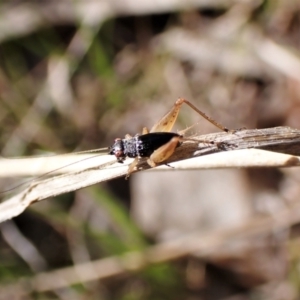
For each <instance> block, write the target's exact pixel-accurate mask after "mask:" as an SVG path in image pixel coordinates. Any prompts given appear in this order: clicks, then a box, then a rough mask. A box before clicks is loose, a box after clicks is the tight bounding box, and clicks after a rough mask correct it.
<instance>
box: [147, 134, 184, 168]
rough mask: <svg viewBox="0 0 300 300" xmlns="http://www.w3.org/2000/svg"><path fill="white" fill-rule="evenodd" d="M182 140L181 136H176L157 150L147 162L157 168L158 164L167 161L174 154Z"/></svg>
mask: <svg viewBox="0 0 300 300" xmlns="http://www.w3.org/2000/svg"><path fill="white" fill-rule="evenodd" d="M180 140H181V137H180V136H175V137H173V138H172V139H171V140H170V141H169V142H168V143H166V144H164V145H162V146H161V147H159V148H158V149H156V150H155V151H154V152H153V153H152V154H151V156H150V157H149V159H148V160H147V163H148V165H149V166H151V167H155V166H156V165H157V164H159V163H162V162H164V161H166V160H167V159H168V158H169V157H170V156H171V155H172V154H173V153H174V151H175V149H176V148H177V147H178V145H179V143H180Z"/></svg>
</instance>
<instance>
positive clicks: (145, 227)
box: [0, 0, 300, 300]
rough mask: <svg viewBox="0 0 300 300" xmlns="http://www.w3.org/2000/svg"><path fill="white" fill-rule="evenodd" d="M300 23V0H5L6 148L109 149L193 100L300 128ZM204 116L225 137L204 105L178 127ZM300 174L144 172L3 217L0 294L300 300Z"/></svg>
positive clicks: (1, 128)
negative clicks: (175, 105)
mask: <svg viewBox="0 0 300 300" xmlns="http://www.w3.org/2000/svg"><path fill="white" fill-rule="evenodd" d="M299 30H300V3H299V1H296V0H277V1H271V0H269V1H263V0H257V1H256V0H255V1H247V0H245V1H231V0H211V1H206V0H191V1H175V0H163V1H153V0H143V1H133V0H123V1H118V0H98V1H97V0H86V1H82V0H79V1H70V0H62V1H50V0H49V1H33V0H32V1H18V0H14V1H3V2H1V4H0V132H1V135H0V144H1V155H2V156H3V157H22V156H30V155H43V154H46V153H49V152H51V153H68V152H73V151H81V150H88V149H94V148H99V147H107V146H109V145H111V144H112V141H113V140H114V138H116V137H123V136H124V135H125V134H126V133H129V134H132V135H134V134H136V133H138V132H141V129H142V127H144V126H147V127H150V128H151V126H152V125H153V124H154V123H155V122H157V121H158V120H159V119H160V117H162V115H163V114H164V113H166V112H167V111H168V110H169V109H170V107H171V106H172V105H173V103H174V102H175V100H176V99H177V98H178V97H185V98H187V99H188V100H190V101H191V102H192V103H194V104H195V105H196V106H197V107H199V108H200V109H201V110H203V111H204V112H206V113H207V114H208V115H209V116H211V117H213V118H214V119H216V120H217V121H218V122H220V123H222V124H224V125H225V126H227V127H229V128H242V127H247V128H266V127H273V126H283V125H285V126H291V127H295V128H300V118H299V114H300V88H299V82H300V59H299V55H300V49H299V47H300V31H299ZM196 122H199V125H198V127H197V128H196V129H193V130H195V131H196V132H198V133H203V134H205V133H209V132H213V131H217V130H216V128H213V127H212V126H211V125H210V124H209V123H208V122H206V121H205V120H201V118H200V117H199V116H198V115H197V114H196V113H195V112H194V111H192V110H191V109H190V108H188V107H184V108H183V109H182V112H181V114H180V116H179V120H178V122H177V124H176V128H174V131H176V130H180V129H184V128H186V127H187V126H190V125H193V124H194V123H196ZM12 180H20V178H3V179H1V185H0V187H1V189H2V190H5V189H7V187H8V186H11V184H13V181H12ZM299 181H300V175H299V171H298V170H297V169H281V170H278V169H239V170H209V171H189V172H188V171H181V172H179V171H178V172H172V171H171V170H170V172H149V173H147V172H140V173H138V174H135V175H132V176H131V177H130V179H129V180H125V179H124V178H120V179H118V180H113V181H111V182H107V183H105V184H98V185H97V186H93V187H90V188H86V189H83V190H80V191H77V192H75V193H69V194H65V195H62V196H60V197H57V198H53V199H48V200H46V201H43V202H41V203H38V204H35V205H32V206H31V207H30V208H29V209H27V210H26V211H25V212H24V213H23V214H22V215H20V216H19V217H17V218H15V219H13V220H12V221H10V222H6V223H4V224H1V226H0V230H1V238H0V262H1V263H0V299H124V300H135V299H189V300H194V299H203V300H206V299H207V300H217V299H220V300H221V299H222V300H244V299H245V300H248V299H251V300H254V299H255V300H256V299H272V300H277V299H283V300H292V299H299V297H300V269H299V264H300V255H299V253H300V238H299V234H300V232H299V225H300V217H299V216H297V213H298V214H299V212H300V207H299V204H298V202H299V201H298V200H299V197H300V189H299ZM126 253H127V254H128V253H131V254H132V256H126V255H125V254H126ZM134 253H135V255H134ZM138 253H140V254H142V255H145V257H146V258H147V259H146V260H143V262H142V263H141V262H140V261H139V256H136V255H137V254H138ZM124 255H125V256H124ZM121 258H122V259H121ZM120 261H121V262H122V264H121V265H122V267H119V268H117V267H116V265H117V263H120ZM88 262H91V264H88V265H87V267H86V268H85V269H84V272H83V270H82V269H80V268H79V267H78V266H80V265H82V264H86V263H88ZM138 262H139V263H138ZM66 268H67V269H66ZM125 269H128V270H129V271H126V270H125ZM53 271H57V272H58V273H53ZM63 271H64V272H65V273H64V274H65V276H66V277H65V278H64V280H63V281H62V280H58V279H59V276H58V275H59V274H61V273H59V272H63ZM41 272H44V273H46V275H47V276H48V277H47V280H48V281H47V280H46V277H45V278H44V277H41ZM74 278H75V279H74ZM47 282H48V283H49V282H51V284H50V286H51V287H49V285H48V287H47ZM45 286H46V287H45Z"/></svg>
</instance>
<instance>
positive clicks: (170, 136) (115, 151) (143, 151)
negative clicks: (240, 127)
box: [109, 98, 229, 176]
mask: <svg viewBox="0 0 300 300" xmlns="http://www.w3.org/2000/svg"><path fill="white" fill-rule="evenodd" d="M183 103H186V104H187V105H189V106H190V107H191V108H192V109H193V110H195V111H196V112H197V113H198V114H200V115H201V116H202V117H203V118H205V119H206V120H207V121H209V122H210V123H212V124H213V125H215V126H216V127H218V128H219V129H221V130H223V131H225V132H229V129H228V128H226V127H224V126H223V125H221V124H219V123H218V122H216V121H215V120H213V119H212V118H210V117H208V116H207V115H206V114H205V113H204V112H202V111H201V110H199V109H198V108H196V107H195V106H194V105H193V104H192V103H190V102H189V101H188V100H186V99H184V98H179V99H178V100H177V101H176V102H175V104H174V106H173V107H172V109H171V110H170V111H169V112H168V113H167V114H166V115H164V116H163V117H162V118H161V120H160V121H158V122H157V123H156V124H155V125H154V126H153V127H152V128H151V130H150V131H149V130H148V129H147V128H146V127H144V128H143V132H142V134H141V135H139V134H137V135H135V136H134V137H132V136H130V135H129V134H127V135H126V136H125V139H121V138H116V139H115V142H114V144H113V145H112V146H111V147H109V154H111V155H115V156H116V158H117V161H118V162H119V163H123V162H124V160H125V159H126V157H131V158H135V160H134V161H133V162H132V163H131V164H130V166H129V168H128V173H127V174H128V176H130V174H131V173H132V172H133V170H134V168H135V167H136V165H137V164H138V162H139V160H140V159H141V158H143V157H148V160H147V163H148V164H149V165H150V166H151V167H155V166H157V165H158V164H160V163H163V162H165V161H166V160H167V159H168V158H169V157H170V156H171V155H172V154H173V153H174V151H175V149H176V148H177V147H179V146H180V144H181V142H182V141H183V136H182V135H180V134H178V133H174V132H170V131H171V130H172V128H173V125H174V123H175V121H176V119H177V116H178V114H179V111H180V108H181V106H182V104H183Z"/></svg>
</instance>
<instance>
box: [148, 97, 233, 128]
mask: <svg viewBox="0 0 300 300" xmlns="http://www.w3.org/2000/svg"><path fill="white" fill-rule="evenodd" d="M183 103H186V104H187V105H188V106H189V107H191V108H192V109H193V110H194V111H196V112H197V113H198V114H199V115H201V116H202V117H203V118H204V119H206V120H207V121H209V122H210V123H212V124H213V125H215V126H216V127H218V128H219V129H221V130H222V131H225V132H228V131H229V129H228V128H227V127H225V126H223V125H221V124H220V123H218V122H217V121H215V120H214V119H212V118H210V117H209V116H207V115H206V114H205V113H204V112H202V111H201V110H199V109H198V108H197V107H196V106H194V105H193V104H192V103H191V102H189V101H188V100H186V99H184V98H179V99H178V100H177V101H176V102H175V104H174V106H173V107H172V109H171V110H170V111H169V112H168V113H167V114H165V115H164V116H163V117H162V118H161V120H160V121H158V122H157V123H156V124H155V125H154V126H153V127H152V128H151V130H150V132H163V131H166V132H169V131H171V130H172V128H173V125H174V123H175V121H176V119H177V117H178V114H179V111H180V108H181V106H182V104H183Z"/></svg>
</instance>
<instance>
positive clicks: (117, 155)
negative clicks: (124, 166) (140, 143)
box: [115, 150, 124, 157]
mask: <svg viewBox="0 0 300 300" xmlns="http://www.w3.org/2000/svg"><path fill="white" fill-rule="evenodd" d="M115 156H116V157H122V156H124V153H123V151H121V150H117V151H115Z"/></svg>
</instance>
